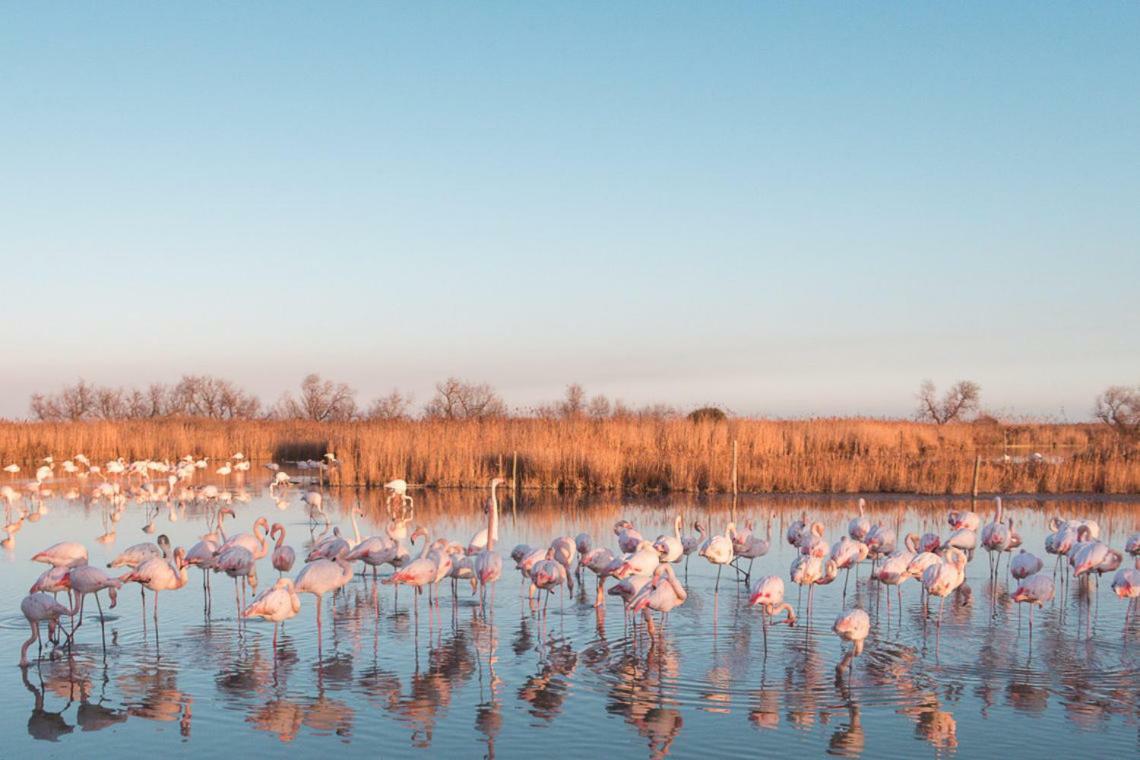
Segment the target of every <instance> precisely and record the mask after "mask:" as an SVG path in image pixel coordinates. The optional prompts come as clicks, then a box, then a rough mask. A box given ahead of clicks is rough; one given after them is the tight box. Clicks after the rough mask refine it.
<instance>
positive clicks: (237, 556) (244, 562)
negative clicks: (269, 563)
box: [213, 544, 257, 623]
mask: <svg viewBox="0 0 1140 760" xmlns="http://www.w3.org/2000/svg"><path fill="white" fill-rule="evenodd" d="M256 562H257V560H256V558H255V557H254V556H253V552H251V551H250V550H249V549H247V548H245V547H244V546H241V545H239V544H234V545H232V546H230V547H228V548H223V549H220V550H219V551H218V553H217V555H216V556H215V557H214V567H213V570H214V572H217V573H225V574H226V575H228V576H229V577H231V578H233V579H234V606H235V607H236V610H235V612H234V614H235V615H237V619H238V622H239V623H240V622H241V609H242V606H243V603H244V601H245V588H246V585H249V586H251V587H253V588H254V589H256V588H257V564H256ZM239 578H240V579H241V581H240V584H241V596H240V598H239V596H238V584H239V581H238V579H239Z"/></svg>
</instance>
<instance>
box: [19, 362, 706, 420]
mask: <svg viewBox="0 0 1140 760" xmlns="http://www.w3.org/2000/svg"><path fill="white" fill-rule="evenodd" d="M29 411H30V412H31V416H32V418H33V419H36V420H40V421H45V422H64V421H81V420H142V419H158V418H168V417H197V418H205V419H214V420H251V419H277V420H313V421H317V422H347V421H350V420H407V419H413V418H415V417H417V416H419V417H423V418H426V419H451V420H470V419H493V418H501V417H507V416H510V415H511V414H512V412H511V410H509V409H508V407H507V404H506V402H505V401H504V400H503V398H502V396H500V395H499V393H498V392H497V391H496V390H495V389H494V388H492V387H491V386H490V385H488V384H487V383H476V382H469V381H467V380H462V379H460V378H457V377H449V378H447V379H446V380H442V381H440V382H438V383H436V384H435V393H434V394H433V396H432V398H431V399H430V400H428V402H427V403H426V404H424V405H423V406H422V407H420V408H419V409H417V408H416V406H415V399H414V397H413V396H412V395H411V394H409V393H405V392H403V391H400V390H392V391H390V392H389V393H387V394H385V395H382V396H380V397H378V398H375V399H373V400H372V401H371V402H369V403H367V404H361V403H360V402H359V401H358V400H357V392H356V390H355V389H354V388H352V387H351V386H350V385H348V384H347V383H340V382H335V381H333V380H328V379H325V378H322V377H321V376H320V375H318V374H315V373H314V374H310V375H306V376H305V378H304V379H303V380H302V381H301V384H300V386H299V388H298V389H297V391H296V392H295V393H293V392H286V393H284V394H282V396H281V397H280V398H279V399H278V400H277V401H276V402H275V403H273V404H264V403H263V402H262V401H261V400H260V399H259V398H258V397H257V396H256V395H254V394H253V393H250V392H249V391H247V390H245V389H243V388H241V387H240V386H238V385H237V384H236V383H234V382H232V381H230V380H226V379H224V378H219V377H214V376H211V375H184V376H183V377H182V378H181V379H180V380H179V381H178V382H177V383H174V384H172V385H168V384H164V383H151V384H150V385H148V386H146V387H145V388H124V387H112V386H103V385H97V384H95V383H91V382H88V381H86V380H83V379H80V380H78V381H76V382H75V383H73V384H70V385H66V386H64V387H63V388H61V389H59V390H58V391H56V392H55V393H35V394H33V395H32V397H31V400H30V402H29ZM514 414H521V415H522V416H530V417H541V418H551V419H576V418H590V419H613V418H632V417H642V418H644V417H653V418H659V419H667V418H670V417H678V416H680V415H681V412H680V411H679V410H678V409H676V408H674V407H671V406H667V405H664V404H652V405H648V406H641V407H633V406H630V405H627V404H625V403H624V402H622V401H620V400H614V401H611V400H610V399H609V398H608V397H606V396H605V395H602V394H597V395H594V396H590V397H589V398H587V395H586V392H585V390H584V389H583V388H582V386H581V385H578V384H577V383H573V384H571V385H569V386H567V388H566V393H565V396H564V397H563V398H562V399H560V400H558V401H554V402H551V403H548V404H541V405H539V406H536V407H534V408H528V409H523V410H515V411H514ZM691 414H697V415H698V416H707V415H710V414H711V415H713V417H715V418H718V419H723V418H724V417H725V416H726V415H725V413H724V412H723V411H722V410H720V409H718V408H716V407H702V408H700V409H697V410H695V411H694V412H693V413H691Z"/></svg>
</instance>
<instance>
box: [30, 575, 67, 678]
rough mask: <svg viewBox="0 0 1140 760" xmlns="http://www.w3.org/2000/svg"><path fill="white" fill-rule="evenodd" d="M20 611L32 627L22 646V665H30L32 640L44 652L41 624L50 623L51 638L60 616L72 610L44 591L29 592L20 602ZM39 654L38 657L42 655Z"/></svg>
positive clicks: (49, 635) (49, 634)
mask: <svg viewBox="0 0 1140 760" xmlns="http://www.w3.org/2000/svg"><path fill="white" fill-rule="evenodd" d="M20 612H22V613H24V618H25V619H26V620H27V621H28V624H29V625H31V627H32V635H31V636H30V637H29V638H28V640H27V641H25V642H24V645H23V646H22V647H20V667H21V668H26V667H28V648H29V647H31V645H32V642H36V643H37V644H39V647H40V648H39V652H40V655H42V654H43V641H42V639H40V624H41V623H44V622H47V624H48V638H49V639H50V638H51V637H52V636H54V635H55V628H56V626H57V625H59V618H60V617H61V616H63V615H68V616H70V615H71V610H69V609H67V608H66V607H64V606H63V605H62V604H60V603H59V602H57V601H56V600H55V599H53V598H52V596H51V594H47V593H44V592H42V591H40V592H37V593H34V594H29V595H28V596H26V597H24V599H23V601H22V602H20ZM40 655H37V658H38V657H39V656H40Z"/></svg>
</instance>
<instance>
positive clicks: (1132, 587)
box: [1112, 556, 1140, 630]
mask: <svg viewBox="0 0 1140 760" xmlns="http://www.w3.org/2000/svg"><path fill="white" fill-rule="evenodd" d="M1112 592H1113V593H1114V594H1116V597H1117V598H1118V599H1127V600H1128V609H1127V610H1125V612H1124V630H1128V620H1129V617H1130V616H1131V614H1132V610H1133V608H1135V607H1136V600H1137V599H1140V556H1137V557H1136V566H1135V567H1122V568H1121V569H1119V570H1117V571H1116V575H1114V576H1113V577H1112Z"/></svg>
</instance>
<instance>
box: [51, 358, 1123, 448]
mask: <svg viewBox="0 0 1140 760" xmlns="http://www.w3.org/2000/svg"><path fill="white" fill-rule="evenodd" d="M981 391H982V389H981V386H980V385H978V384H977V383H975V382H973V381H970V380H960V381H958V382H956V383H954V384H953V385H952V386H950V388H948V389H947V390H946V391H945V392H944V393H942V394H939V393H938V390H937V388H936V386H935V385H934V383H933V382H931V381H930V380H924V381H923V382H922V384H921V385H920V386H919V390H918V392H917V394H916V399H917V401H918V404H917V408H916V410H915V419H917V420H919V421H923V422H932V423H935V424H938V425H944V424H946V423H948V422H953V421H964V420H968V419H971V418H987V419H988V415H985V414H984V413H983V412H982V411H981ZM29 409H30V412H31V416H32V417H33V418H34V419H37V420H42V421H79V420H138V419H155V418H166V417H197V418H206V419H216V420H246V419H279V420H291V419H292V420H314V421H317V422H346V421H349V420H406V419H412V418H415V417H417V416H419V417H422V418H426V419H451V420H469V419H493V418H501V417H507V416H510V415H511V414H512V413H513V414H515V415H517V416H528V417H538V418H542V419H594V420H603V419H630V418H652V419H670V418H677V417H680V416H682V412H681V411H680V410H679V409H677V408H676V407H672V406H669V405H666V404H649V405H645V406H640V407H634V406H630V405H628V404H626V403H624V402H622V401H621V400H611V399H610V398H609V397H607V396H605V395H604V394H594V395H589V394H587V393H586V390H585V388H583V387H582V386H581V385H579V384H578V383H571V384H570V385H568V386H567V387H566V391H565V393H564V395H563V397H562V398H561V399H558V400H555V401H552V402H549V403H546V404H539V405H537V406H535V407H532V408H527V409H522V410H514V411H513V412H512V410H509V409H508V407H507V404H506V402H505V401H504V400H503V398H502V397H501V396H500V395H499V393H498V392H497V391H496V390H495V389H494V388H493V387H491V386H490V385H488V384H487V383H478V382H470V381H467V380H463V379H460V378H457V377H449V378H447V379H446V380H442V381H440V382H438V383H436V384H435V392H434V394H433V395H432V397H431V398H430V399H429V400H428V402H427V403H426V404H424V405H423V406H422V407H420V408H418V409H417V408H416V407H415V400H414V398H413V396H412V395H411V394H408V393H404V392H402V391H399V390H392V391H391V392H389V393H387V394H386V395H383V396H380V397H378V398H375V399H373V400H372V401H371V402H369V403H367V404H361V403H360V402H359V401H358V400H357V392H356V390H355V389H354V388H352V387H351V386H349V385H348V384H347V383H340V382H335V381H333V380H328V379H325V378H322V377H321V376H320V375H318V374H315V373H314V374H309V375H306V376H305V378H304V379H303V380H302V381H301V384H300V386H299V388H298V389H297V391H296V392H286V393H284V394H282V396H281V397H280V398H279V399H278V400H277V401H276V402H275V403H273V404H268V405H267V404H264V403H263V402H262V401H261V400H260V399H259V398H258V397H257V396H256V395H255V394H253V393H250V392H249V391H247V390H245V389H243V388H241V387H240V386H238V385H237V384H236V383H234V382H232V381H230V380H226V379H224V378H220V377H214V376H212V375H184V376H183V377H182V378H181V379H180V380H179V381H178V382H177V383H174V384H165V383H151V384H150V385H148V386H146V387H145V388H123V387H111V386H102V385H97V384H94V383H90V382H87V381H86V380H83V379H80V380H78V381H77V382H75V383H73V384H71V385H66V386H64V387H63V388H61V389H59V390H58V391H56V392H55V393H36V394H33V395H32V397H31V399H30V403H29ZM1093 415H1094V416H1095V417H1096V418H1097V419H1099V420H1101V421H1102V422H1104V423H1105V424H1106V425H1108V426H1109V427H1111V428H1113V429H1114V430H1116V431H1117V432H1118V433H1120V434H1122V435H1125V436H1129V437H1133V436H1137V435H1140V386H1136V387H1129V386H1119V385H1116V386H1111V387H1109V388H1107V389H1106V390H1105V391H1104V392H1103V393H1101V394H1100V395H1099V396H1097V398H1096V400H1095V403H1094V406H1093ZM687 416H688V417H689V418H690V419H692V420H694V421H714V422H715V421H719V420H722V419H725V417H726V416H727V413H726V412H725V410H723V409H721V408H719V407H716V406H702V407H698V408H697V409H694V410H692V411H690V412H689V413H688V415H687Z"/></svg>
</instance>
